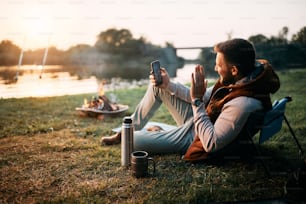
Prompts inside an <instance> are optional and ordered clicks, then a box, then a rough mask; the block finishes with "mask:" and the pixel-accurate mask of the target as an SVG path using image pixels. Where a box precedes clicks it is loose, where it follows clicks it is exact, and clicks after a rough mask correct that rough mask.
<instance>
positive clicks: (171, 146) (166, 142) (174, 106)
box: [132, 85, 193, 154]
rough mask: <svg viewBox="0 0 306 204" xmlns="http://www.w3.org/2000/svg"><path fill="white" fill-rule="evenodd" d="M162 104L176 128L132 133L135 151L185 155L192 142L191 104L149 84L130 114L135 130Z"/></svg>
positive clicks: (143, 124)
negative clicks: (174, 122)
mask: <svg viewBox="0 0 306 204" xmlns="http://www.w3.org/2000/svg"><path fill="white" fill-rule="evenodd" d="M162 103H163V104H164V105H165V106H166V108H167V109H168V111H169V112H170V114H171V115H172V117H173V119H174V120H175V121H176V124H177V126H178V127H177V128H175V129H173V130H170V131H161V132H149V131H138V132H135V134H134V149H135V150H145V151H147V152H149V153H182V154H183V153H185V151H186V150H187V148H188V147H189V145H190V144H191V142H192V141H193V112H192V109H191V105H190V103H188V102H186V101H183V100H181V99H179V98H177V97H175V96H173V95H171V94H170V93H169V92H168V91H166V90H164V89H160V88H157V87H153V86H152V85H150V86H149V87H148V90H147V92H146V94H145V95H144V97H143V98H142V100H141V101H140V103H139V104H138V106H137V108H136V110H135V112H134V113H133V114H132V119H133V123H134V127H135V130H140V129H142V128H143V127H144V126H145V124H146V123H147V122H148V121H149V120H150V118H151V117H152V116H153V115H154V113H155V112H156V111H157V110H158V108H159V107H160V105H161V104H162Z"/></svg>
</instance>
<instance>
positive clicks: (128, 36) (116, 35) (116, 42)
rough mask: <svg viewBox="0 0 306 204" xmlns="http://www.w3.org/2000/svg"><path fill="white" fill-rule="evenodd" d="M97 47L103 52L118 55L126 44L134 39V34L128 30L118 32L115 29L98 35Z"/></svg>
mask: <svg viewBox="0 0 306 204" xmlns="http://www.w3.org/2000/svg"><path fill="white" fill-rule="evenodd" d="M97 38H98V40H97V42H96V43H95V47H96V48H97V49H98V50H99V51H102V52H110V53H118V52H119V50H120V48H123V47H124V44H126V43H128V42H129V41H131V40H132V39H133V35H132V33H131V32H130V31H129V30H127V29H121V30H117V29H114V28H111V29H108V30H106V31H104V32H101V33H100V34H99V35H98V37H97Z"/></svg>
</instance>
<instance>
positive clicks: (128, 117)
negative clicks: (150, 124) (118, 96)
mask: <svg viewBox="0 0 306 204" xmlns="http://www.w3.org/2000/svg"><path fill="white" fill-rule="evenodd" d="M132 122H133V121H132V118H131V117H130V116H126V117H124V118H123V123H132Z"/></svg>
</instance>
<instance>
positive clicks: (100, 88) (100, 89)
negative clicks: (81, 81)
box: [99, 82, 105, 96]
mask: <svg viewBox="0 0 306 204" xmlns="http://www.w3.org/2000/svg"><path fill="white" fill-rule="evenodd" d="M103 84H104V82H101V83H100V86H99V96H104V94H105V91H104V87H103Z"/></svg>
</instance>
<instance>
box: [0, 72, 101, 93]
mask: <svg viewBox="0 0 306 204" xmlns="http://www.w3.org/2000/svg"><path fill="white" fill-rule="evenodd" d="M97 89H98V81H97V79H96V78H95V77H93V76H92V77H90V78H87V79H82V80H78V77H76V76H70V74H69V73H68V72H54V73H44V74H43V76H42V79H39V74H38V73H37V72H33V73H27V74H23V75H21V76H19V77H18V82H17V83H12V84H7V85H5V84H4V83H3V81H2V83H1V84H0V97H1V98H22V97H42V96H60V95H72V94H80V93H94V92H97Z"/></svg>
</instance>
